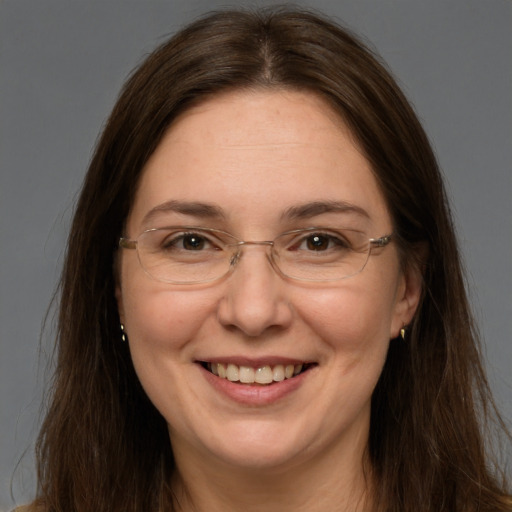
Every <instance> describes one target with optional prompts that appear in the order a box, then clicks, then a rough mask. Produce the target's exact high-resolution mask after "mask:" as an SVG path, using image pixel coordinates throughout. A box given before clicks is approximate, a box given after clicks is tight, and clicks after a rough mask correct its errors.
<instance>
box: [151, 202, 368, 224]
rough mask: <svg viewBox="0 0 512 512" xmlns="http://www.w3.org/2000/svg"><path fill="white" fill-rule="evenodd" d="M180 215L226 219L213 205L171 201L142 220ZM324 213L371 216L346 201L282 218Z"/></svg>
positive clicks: (308, 206)
mask: <svg viewBox="0 0 512 512" xmlns="http://www.w3.org/2000/svg"><path fill="white" fill-rule="evenodd" d="M169 212H173V213H179V214H182V215H189V216H192V217H198V218H202V219H216V220H221V219H225V218H226V215H225V213H224V211H223V210H222V208H220V207H219V206H217V205H215V204H212V203H203V202H198V201H177V200H174V199H173V200H170V201H166V202H165V203H162V204H159V205H157V206H155V207H154V208H151V210H149V212H148V213H146V215H145V216H144V218H143V219H142V222H143V224H151V222H152V221H153V220H154V219H155V217H158V216H159V215H160V214H161V213H169ZM324 213H351V214H356V215H358V216H360V217H364V218H367V219H369V218H370V216H369V214H368V212H367V211H366V210H364V209H363V208H361V207H360V206H356V205H354V204H351V203H347V202H345V201H312V202H310V203H304V204H300V205H296V206H291V207H290V208H287V209H286V210H285V211H284V212H283V213H282V214H281V218H282V219H285V220H288V221H290V220H299V219H307V218H310V217H315V216H317V215H322V214H324Z"/></svg>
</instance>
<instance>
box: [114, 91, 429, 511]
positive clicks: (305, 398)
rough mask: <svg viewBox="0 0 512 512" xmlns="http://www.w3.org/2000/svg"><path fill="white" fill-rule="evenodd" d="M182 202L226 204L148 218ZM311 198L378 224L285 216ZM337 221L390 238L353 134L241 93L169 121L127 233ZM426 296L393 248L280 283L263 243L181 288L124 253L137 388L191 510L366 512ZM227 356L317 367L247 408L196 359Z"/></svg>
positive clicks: (311, 114)
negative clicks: (386, 420)
mask: <svg viewBox="0 0 512 512" xmlns="http://www.w3.org/2000/svg"><path fill="white" fill-rule="evenodd" d="M170 200H179V201H200V202H206V203H209V204H214V205H215V206H217V207H219V208H221V209H222V212H223V217H222V218H212V217H210V216H206V217H202V216H198V215H190V214H183V213H177V212H174V211H163V212H158V213H156V214H153V215H151V218H150V219H146V220H145V217H146V216H147V214H148V212H150V211H151V210H152V209H154V208H155V207H156V206H158V205H161V204H163V203H166V202H168V201H170ZM311 201H346V202H348V203H350V204H353V205H356V206H358V207H360V208H362V209H364V210H365V211H366V212H367V218H365V217H361V216H357V215H346V214H340V213H336V212H335V213H323V214H320V215H316V216H314V217H311V218H309V217H308V218H304V219H300V220H298V221H297V220H296V221H293V222H292V221H290V220H283V217H282V215H283V212H284V211H285V210H286V209H287V208H289V207H294V206H297V205H301V204H304V203H308V202H311ZM340 223H342V224H347V223H351V224H352V225H354V226H357V228H358V229H361V230H364V231H365V233H368V238H370V237H380V236H383V235H386V234H389V233H391V232H392V220H391V218H390V215H389V212H388V209H387V207H386V203H385V200H384V197H383V195H382V193H381V191H380V190H379V187H378V185H377V182H376V179H375V177H374V175H373V172H372V169H371V167H370V164H369V163H368V161H367V159H366V158H365V156H364V155H363V154H362V152H361V151H360V150H359V148H358V146H357V144H356V143H355V141H354V140H353V138H352V136H351V134H350V132H349V131H348V129H347V128H346V126H345V125H344V124H343V123H342V122H341V120H340V119H339V118H338V117H337V116H336V114H334V113H333V112H332V110H330V108H329V107H328V106H327V105H326V104H325V103H324V102H323V101H322V100H321V99H319V98H317V97H316V96H314V95H312V94H309V93H301V92H292V91H271V92H269V91H252V92H247V91H245V92H231V93H228V94H225V95H222V96H217V97H215V98H213V99H209V100H207V101H206V102H204V103H202V104H200V105H199V106H196V107H194V108H193V109H191V110H189V111H187V112H185V113H184V114H182V115H181V116H180V117H179V118H178V119H177V120H176V121H175V122H174V123H173V125H172V126H171V128H170V129H169V131H168V132H167V134H166V135H165V137H164V138H163V140H162V141H161V143H160V145H159V146H158V147H157V149H156V151H155V152H154V154H153V155H152V157H151V158H150V159H149V161H148V163H147V165H146V167H145V169H144V171H143V175H142V179H141V182H140V184H139V187H138V191H137V194H136V197H135V201H134V204H133V206H132V209H131V212H130V214H129V217H128V219H127V224H126V233H125V234H126V236H128V237H131V238H136V237H137V236H138V234H140V233H141V232H142V231H143V230H144V229H148V228H153V227H162V226H166V225H176V224H183V225H191V224H192V225H196V226H204V227H213V228H218V229H222V230H225V231H228V232H230V233H232V234H234V235H236V236H238V237H239V238H241V239H243V240H272V239H274V238H275V237H276V236H277V235H279V234H280V233H282V232H284V231H286V230H288V229H293V228H302V227H308V226H318V225H326V224H328V225H336V224H340ZM420 288H421V285H420V276H419V275H418V273H417V272H416V271H414V270H412V269H409V270H406V271H404V270H403V269H402V268H401V265H400V263H399V258H398V254H397V249H396V246H395V245H394V244H393V243H391V244H390V245H388V246H387V247H385V248H383V249H379V250H378V251H375V252H374V253H372V256H371V257H370V259H369V261H368V263H367V265H366V267H365V268H364V270H363V271H362V272H361V273H359V274H357V275H356V276H353V277H351V278H349V279H346V280H342V281H337V282H334V283H304V282H299V281H293V280H289V279H286V278H283V277H282V276H280V275H279V274H277V273H276V272H275V270H274V269H273V268H272V267H271V265H270V264H269V261H268V259H267V258H266V257H265V248H264V247H261V246H249V247H247V248H246V249H245V250H244V253H243V256H242V258H241V259H240V261H239V262H238V264H237V266H236V269H235V270H234V271H233V272H232V273H231V274H229V275H228V276H226V277H225V278H223V279H221V280H219V281H216V282H214V283H210V284H207V285H204V284H203V285H192V286H191V285H188V286H178V285H170V284H165V283H161V282H158V281H156V280H154V279H152V278H150V277H149V276H148V275H147V274H146V273H145V272H144V271H143V270H142V268H141V267H140V265H139V262H138V259H137V254H136V251H130V250H126V251H122V254H121V259H120V276H119V285H118V288H117V301H118V306H119V313H120V317H121V320H122V322H123V323H124V325H125V328H126V332H127V334H128V338H129V343H130V351H131V354H132V359H133V363H134V366H135V369H136V371H137V374H138V376H139V379H140V381H141V383H142V385H143V387H144V389H145V390H146V392H147V394H148V396H149V397H150V399H151V400H152V402H153V403H154V405H155V406H156V407H157V409H158V410H159V411H160V412H161V414H162V415H163V416H164V418H165V419H166V421H167V423H168V425H169V433H170V440H171V443H172V447H173V451H174V454H175V458H176V464H177V468H178V471H177V473H176V475H175V482H174V485H175V488H176V489H177V496H178V500H180V503H181V507H182V509H183V510H199V511H207V510H208V511H209V512H212V511H220V510H242V509H243V510H247V511H260V510H265V511H273V510H276V511H277V510H279V511H283V510H295V511H296V510H300V511H302V510H304V511H305V510H307V511H309V512H311V511H316V510H323V511H325V510H350V511H354V510H359V509H361V510H362V509H363V508H364V507H365V506H367V505H368V503H369V502H370V501H371V498H370V493H369V488H371V478H369V479H367V480H366V481H365V480H364V478H363V473H362V467H363V460H364V450H365V447H366V445H367V440H368V431H369V417H370V399H371V394H372V391H373V389H374V387H375V384H376V382H377V380H378V378H379V375H380V373H381V370H382V367H383V364H384V361H385V357H386V352H387V349H388V345H389V340H390V338H394V337H396V336H398V334H399V331H400V328H401V327H402V326H404V325H407V324H408V323H409V322H410V321H411V319H412V316H413V315H414V312H415V309H416V307H417V304H418V300H419V295H420ZM227 357H247V358H263V359H264V358H269V357H287V358H293V359H297V360H303V361H314V362H315V363H316V366H315V368H313V369H312V370H310V371H308V372H307V374H304V376H303V377H304V378H303V379H302V382H301V384H300V386H298V388H297V389H295V390H294V391H293V392H291V393H289V394H287V395H286V396H285V397H284V398H282V399H280V400H277V401H275V402H272V403H270V404H266V405H255V406H251V405H250V404H249V405H248V404H240V403H238V402H236V401H233V400H232V399H230V398H228V397H226V396H225V395H223V394H222V393H220V392H219V391H218V390H217V389H215V388H214V387H213V386H212V385H211V383H210V382H209V381H208V379H206V378H205V377H204V369H202V368H201V367H200V366H199V365H198V364H197V361H211V360H218V361H222V360H223V359H225V358H227ZM365 482H366V483H365ZM365 500H366V505H365V504H364V502H365ZM358 507H360V508H358Z"/></svg>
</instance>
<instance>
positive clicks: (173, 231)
mask: <svg viewBox="0 0 512 512" xmlns="http://www.w3.org/2000/svg"><path fill="white" fill-rule="evenodd" d="M234 241H236V239H235V238H234V237H231V236H230V235H228V234H227V233H223V232H221V231H215V230H207V229H197V228H193V229H192V228H187V227H177V228H166V229H154V230H149V231H146V232H144V233H143V234H142V235H141V236H140V237H139V239H138V242H137V248H138V253H139V260H140V263H141V265H142V267H143V268H144V270H145V271H146V272H147V273H148V274H149V275H150V276H152V277H153V278H155V279H157V280H159V281H164V282H169V283H183V284H186V283H200V282H207V281H213V280H214V279H218V278H219V277H221V276H223V275H224V274H225V273H226V272H227V271H228V270H229V265H230V260H231V251H229V249H228V247H229V245H230V244H233V243H234Z"/></svg>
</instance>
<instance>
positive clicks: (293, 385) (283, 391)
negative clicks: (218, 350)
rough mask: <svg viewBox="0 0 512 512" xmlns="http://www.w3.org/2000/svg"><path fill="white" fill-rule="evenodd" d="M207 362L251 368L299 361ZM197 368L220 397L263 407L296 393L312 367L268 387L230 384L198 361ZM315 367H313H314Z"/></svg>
mask: <svg viewBox="0 0 512 512" xmlns="http://www.w3.org/2000/svg"><path fill="white" fill-rule="evenodd" d="M208 362H212V363H215V362H219V363H220V362H222V363H232V364H236V365H239V366H243V365H247V366H251V367H253V368H257V367H261V366H264V365H276V364H300V363H301V362H303V361H301V360H298V359H283V358H265V359H263V358H261V359H254V358H251V359H246V358H240V357H231V358H229V357H228V358H222V359H209V360H208ZM197 366H198V368H199V369H200V371H201V372H202V375H203V377H204V378H205V379H206V381H207V382H208V383H209V384H210V385H211V386H212V387H213V388H214V389H215V390H216V391H217V392H218V393H219V394H221V395H223V396H225V397H227V398H229V399H230V400H233V401H234V402H237V403H239V404H241V405H247V406H253V407H257V406H265V405H271V404H273V403H276V402H278V401H280V400H282V399H283V398H285V397H287V396H289V395H290V394H292V393H293V392H295V391H297V390H298V389H299V388H300V387H301V386H302V385H303V384H304V382H305V381H306V379H307V378H308V377H309V376H310V374H311V372H312V371H313V370H314V367H312V368H310V369H308V370H307V371H305V372H303V373H300V374H299V375H296V376H295V377H292V378H290V379H285V380H283V381H280V382H274V383H273V384H269V385H261V384H241V383H237V382H231V381H229V380H227V379H223V378H220V377H217V376H216V375H214V374H213V373H211V372H210V371H209V370H207V369H206V368H204V366H203V365H202V364H201V363H200V362H199V361H198V363H197ZM316 366H317V365H315V367H316Z"/></svg>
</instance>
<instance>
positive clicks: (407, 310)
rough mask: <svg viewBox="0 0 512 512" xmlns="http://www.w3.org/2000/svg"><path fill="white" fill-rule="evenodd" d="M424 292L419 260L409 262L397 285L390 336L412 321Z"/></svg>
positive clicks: (395, 334) (396, 334) (392, 336)
mask: <svg viewBox="0 0 512 512" xmlns="http://www.w3.org/2000/svg"><path fill="white" fill-rule="evenodd" d="M422 294H423V274H422V271H421V266H420V265H419V264H418V263H417V261H416V262H415V261H412V262H410V263H407V264H406V266H405V268H404V269H403V270H402V273H401V276H400V278H399V283H398V286H397V293H396V297H395V306H394V312H393V320H392V322H391V332H390V338H396V337H397V336H398V335H399V333H400V329H402V328H403V327H405V326H407V325H409V324H410V323H411V322H412V319H413V317H414V314H415V313H416V310H417V309H418V305H419V303H420V300H421V297H422Z"/></svg>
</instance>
